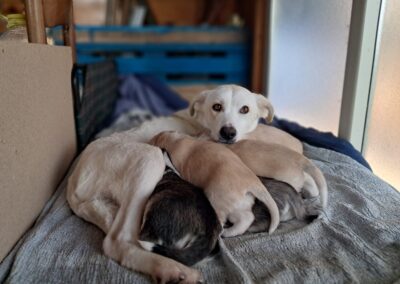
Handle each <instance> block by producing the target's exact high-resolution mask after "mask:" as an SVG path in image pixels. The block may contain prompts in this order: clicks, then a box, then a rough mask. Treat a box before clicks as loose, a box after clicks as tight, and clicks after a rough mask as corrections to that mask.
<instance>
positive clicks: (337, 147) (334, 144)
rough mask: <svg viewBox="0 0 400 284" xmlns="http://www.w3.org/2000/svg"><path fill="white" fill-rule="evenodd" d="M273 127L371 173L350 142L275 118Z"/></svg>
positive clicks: (368, 166)
mask: <svg viewBox="0 0 400 284" xmlns="http://www.w3.org/2000/svg"><path fill="white" fill-rule="evenodd" d="M273 125H274V126H275V127H277V128H279V129H282V130H284V131H286V132H288V133H290V134H292V135H293V136H294V137H296V138H298V139H300V140H301V141H303V142H305V143H308V144H310V145H313V146H316V147H321V148H325V149H330V150H333V151H336V152H338V153H341V154H344V155H347V156H349V157H351V158H353V159H354V160H356V161H357V162H359V163H360V164H361V165H363V166H365V167H366V168H368V169H369V170H371V171H372V169H371V167H370V165H369V164H368V162H367V161H366V160H365V159H364V158H363V156H362V155H361V153H360V152H359V151H357V150H356V149H355V148H354V147H353V145H351V143H350V142H348V141H346V140H344V139H341V138H338V137H336V136H334V135H333V134H332V133H330V132H321V131H318V130H316V129H314V128H306V127H303V126H301V125H299V124H297V123H295V122H291V121H287V120H284V119H279V118H276V117H275V118H274V121H273Z"/></svg>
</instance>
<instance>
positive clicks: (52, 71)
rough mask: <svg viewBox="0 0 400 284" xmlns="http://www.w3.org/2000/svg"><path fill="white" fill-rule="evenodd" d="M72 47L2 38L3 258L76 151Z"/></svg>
mask: <svg viewBox="0 0 400 284" xmlns="http://www.w3.org/2000/svg"><path fill="white" fill-rule="evenodd" d="M71 69H72V56H71V49H70V48H69V47H54V46H47V45H39V44H26V43H13V42H8V43H3V42H0V196H1V198H0V260H2V259H3V258H4V257H5V256H6V255H7V253H8V252H9V251H10V250H11V249H12V247H13V246H14V245H15V244H16V242H17V241H18V239H19V238H20V237H21V236H22V235H23V234H24V233H25V232H26V230H27V229H29V228H30V227H31V226H32V224H33V223H34V221H35V219H36V217H37V216H38V214H39V213H40V211H41V209H42V208H43V206H44V204H45V203H46V201H47V200H48V199H49V197H50V196H51V195H52V193H53V192H54V190H55V189H56V187H57V185H58V184H59V182H60V181H61V179H62V178H63V176H64V175H65V173H66V171H67V169H68V167H69V165H70V164H71V161H72V159H73V158H74V156H75V154H76V137H75V125H74V115H73V99H72V90H71Z"/></svg>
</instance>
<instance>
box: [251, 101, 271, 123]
mask: <svg viewBox="0 0 400 284" xmlns="http://www.w3.org/2000/svg"><path fill="white" fill-rule="evenodd" d="M255 96H256V98H257V106H258V111H259V113H260V117H264V118H265V119H266V120H267V122H272V119H273V118H274V108H273V106H272V104H271V102H270V101H269V100H268V99H267V98H266V97H264V96H263V95H258V94H255Z"/></svg>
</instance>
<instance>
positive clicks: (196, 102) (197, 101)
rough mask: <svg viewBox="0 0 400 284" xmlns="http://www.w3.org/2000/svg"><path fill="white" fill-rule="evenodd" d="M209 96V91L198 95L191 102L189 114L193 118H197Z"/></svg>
mask: <svg viewBox="0 0 400 284" xmlns="http://www.w3.org/2000/svg"><path fill="white" fill-rule="evenodd" d="M206 96H207V91H204V92H201V93H200V94H197V95H196V96H195V97H194V98H193V99H192V100H191V102H190V105H189V114H190V116H192V117H195V116H196V114H197V111H198V110H199V107H200V106H201V105H202V104H203V103H204V101H205V100H206Z"/></svg>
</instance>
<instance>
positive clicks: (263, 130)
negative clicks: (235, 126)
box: [243, 124, 303, 154]
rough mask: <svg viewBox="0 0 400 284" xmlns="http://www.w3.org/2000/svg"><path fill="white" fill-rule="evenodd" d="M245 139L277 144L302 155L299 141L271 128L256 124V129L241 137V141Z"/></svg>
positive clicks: (301, 145) (301, 146)
mask: <svg viewBox="0 0 400 284" xmlns="http://www.w3.org/2000/svg"><path fill="white" fill-rule="evenodd" d="M245 139H248V140H257V141H262V142H265V143H275V144H279V145H282V146H285V147H287V148H289V149H291V150H293V151H295V152H297V153H300V154H303V144H302V143H301V142H300V140H298V139H297V138H295V137H293V136H292V135H290V134H288V133H286V132H284V131H282V130H280V129H278V128H275V127H273V126H269V125H265V124H258V125H257V127H256V129H254V130H253V131H252V132H249V133H247V134H245V135H244V136H243V140H245Z"/></svg>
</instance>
